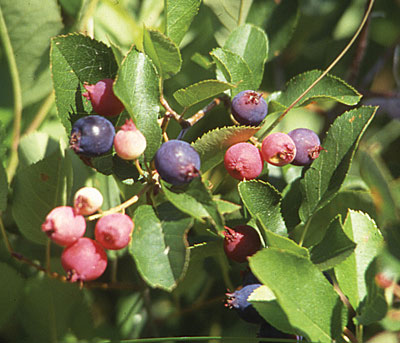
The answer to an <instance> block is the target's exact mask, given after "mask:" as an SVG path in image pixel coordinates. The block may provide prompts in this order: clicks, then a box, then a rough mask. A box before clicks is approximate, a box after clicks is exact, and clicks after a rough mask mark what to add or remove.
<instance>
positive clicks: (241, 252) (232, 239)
mask: <svg viewBox="0 0 400 343" xmlns="http://www.w3.org/2000/svg"><path fill="white" fill-rule="evenodd" d="M223 233H224V236H225V238H224V251H225V254H226V256H227V257H228V258H230V259H231V260H233V261H236V262H239V263H243V262H246V261H247V258H248V257H249V256H251V255H253V254H254V253H256V252H257V251H258V250H259V249H260V247H261V240H260V236H259V235H258V232H257V231H256V230H255V229H254V228H252V227H251V226H249V225H237V226H235V227H234V228H229V227H227V226H225V231H224V232H223Z"/></svg>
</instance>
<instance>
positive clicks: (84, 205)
mask: <svg viewBox="0 0 400 343" xmlns="http://www.w3.org/2000/svg"><path fill="white" fill-rule="evenodd" d="M102 204H103V196H102V195H101V193H100V191H99V190H98V189H96V188H93V187H82V188H81V189H79V190H78V191H77V192H76V193H75V195H74V207H75V211H76V212H77V213H79V214H82V215H84V216H87V215H90V214H93V213H94V212H96V211H97V210H98V209H99V208H100V207H101V205H102Z"/></svg>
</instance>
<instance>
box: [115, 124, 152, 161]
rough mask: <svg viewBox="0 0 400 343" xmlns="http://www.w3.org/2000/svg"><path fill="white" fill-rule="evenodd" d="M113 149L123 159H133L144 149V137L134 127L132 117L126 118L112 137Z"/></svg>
mask: <svg viewBox="0 0 400 343" xmlns="http://www.w3.org/2000/svg"><path fill="white" fill-rule="evenodd" d="M114 149H115V152H116V153H117V155H118V156H119V157H121V158H122V159H124V160H135V159H137V158H138V157H139V156H140V155H142V154H143V152H144V151H145V149H146V138H145V137H144V136H143V134H142V133H141V132H140V131H139V130H138V129H137V128H136V125H135V124H134V123H133V121H132V119H127V120H126V122H125V124H124V125H122V126H121V130H119V131H118V132H117V134H116V135H115V137H114Z"/></svg>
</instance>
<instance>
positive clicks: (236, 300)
mask: <svg viewBox="0 0 400 343" xmlns="http://www.w3.org/2000/svg"><path fill="white" fill-rule="evenodd" d="M260 286H261V284H260V283H255V284H251V285H247V286H244V287H243V288H241V289H239V290H237V291H235V292H233V293H226V296H227V301H226V306H227V307H229V308H233V309H235V310H236V311H237V313H238V314H239V316H240V317H241V318H242V319H243V320H245V321H247V322H249V323H255V324H260V323H262V322H264V319H263V318H262V317H261V316H260V315H259V314H258V312H257V311H256V309H255V308H254V307H253V305H252V304H250V303H249V302H248V301H247V298H248V297H249V296H250V294H251V293H253V291H254V290H255V289H257V288H258V287H260Z"/></svg>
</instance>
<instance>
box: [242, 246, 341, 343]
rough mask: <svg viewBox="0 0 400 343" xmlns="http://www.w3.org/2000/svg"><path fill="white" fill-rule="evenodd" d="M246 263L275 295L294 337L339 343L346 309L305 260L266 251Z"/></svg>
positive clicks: (324, 280) (290, 254) (280, 252)
mask: <svg viewBox="0 0 400 343" xmlns="http://www.w3.org/2000/svg"><path fill="white" fill-rule="evenodd" d="M249 261H250V268H251V270H252V271H253V273H254V274H255V275H256V276H257V277H258V278H259V280H260V281H261V282H262V283H263V284H265V285H266V286H268V287H269V288H270V289H271V291H272V292H273V293H274V294H275V297H276V299H277V302H278V304H279V305H280V307H281V308H282V309H283V311H284V312H285V313H286V316H287V318H288V320H289V323H290V325H291V326H292V327H293V328H294V330H295V331H296V332H297V333H298V334H301V335H302V336H306V338H307V340H309V341H312V342H327V343H328V342H332V340H335V339H338V340H340V337H341V333H342V330H343V327H344V326H345V324H346V322H347V320H346V308H345V307H344V305H343V303H342V302H341V300H340V298H339V295H338V294H337V293H336V292H335V290H334V289H333V287H332V285H331V284H330V283H329V282H328V281H327V280H326V278H325V277H324V276H323V274H322V273H321V272H320V271H319V270H318V268H317V267H316V266H315V265H314V264H313V263H312V262H311V261H310V260H309V259H308V258H305V257H303V256H300V255H297V254H293V253H291V252H287V251H285V250H281V249H276V248H268V249H263V250H261V251H259V252H257V253H256V254H255V255H253V256H251V257H250V258H249ZM259 300H262V299H259ZM266 300H267V301H268V300H269V299H266Z"/></svg>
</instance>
